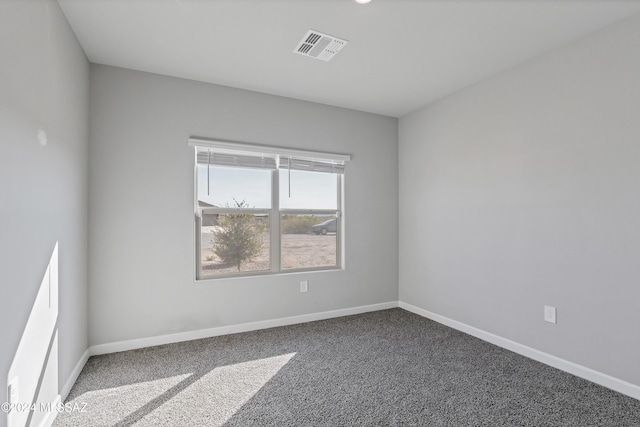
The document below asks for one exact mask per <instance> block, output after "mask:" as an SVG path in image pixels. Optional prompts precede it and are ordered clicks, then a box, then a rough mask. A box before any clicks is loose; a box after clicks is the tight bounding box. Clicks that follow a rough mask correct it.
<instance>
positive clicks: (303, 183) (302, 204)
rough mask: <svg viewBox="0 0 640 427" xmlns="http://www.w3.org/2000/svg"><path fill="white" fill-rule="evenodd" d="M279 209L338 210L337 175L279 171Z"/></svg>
mask: <svg viewBox="0 0 640 427" xmlns="http://www.w3.org/2000/svg"><path fill="white" fill-rule="evenodd" d="M289 190H291V191H289ZM280 208H281V209H338V175H337V174H334V173H323V172H308V171H299V170H292V171H291V181H289V170H288V169H280Z"/></svg>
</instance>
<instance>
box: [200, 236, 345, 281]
mask: <svg viewBox="0 0 640 427" xmlns="http://www.w3.org/2000/svg"><path fill="white" fill-rule="evenodd" d="M215 228H216V227H202V237H201V244H202V260H201V262H202V271H203V273H204V274H205V275H207V276H215V275H218V274H230V273H237V272H238V268H237V267H235V266H229V265H224V264H223V263H222V261H221V260H220V259H219V258H218V257H217V256H216V255H215V254H214V253H213V230H214V229H215ZM336 240H337V238H336V234H335V233H330V234H327V235H325V236H322V235H316V234H283V235H282V241H281V245H282V255H281V257H282V259H281V261H282V268H283V269H293V268H312V267H330V266H334V265H336V247H337V245H336ZM266 270H269V233H268V232H264V233H262V252H261V253H260V254H259V255H258V256H256V257H255V258H253V259H252V260H250V261H248V262H246V263H244V264H243V265H242V266H241V268H240V271H244V272H250V271H266Z"/></svg>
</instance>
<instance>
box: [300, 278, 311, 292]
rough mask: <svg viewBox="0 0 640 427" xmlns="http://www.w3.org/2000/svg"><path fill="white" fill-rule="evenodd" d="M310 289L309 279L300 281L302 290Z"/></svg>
mask: <svg viewBox="0 0 640 427" xmlns="http://www.w3.org/2000/svg"><path fill="white" fill-rule="evenodd" d="M308 290H309V281H308V280H301V281H300V292H307V291H308Z"/></svg>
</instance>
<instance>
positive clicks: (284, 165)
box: [189, 138, 351, 174]
mask: <svg viewBox="0 0 640 427" xmlns="http://www.w3.org/2000/svg"><path fill="white" fill-rule="evenodd" d="M189 145H190V146H192V147H195V148H196V155H197V162H198V164H204V165H220V166H232V167H233V166H235V167H245V168H256V169H277V168H280V169H290V170H304V171H311V172H325V173H338V174H342V173H344V167H345V162H348V161H349V160H351V156H350V155H348V154H336V153H322V152H316V151H305V150H294V149H289V148H281V147H271V146H263V145H254V144H244V143H237V142H227V141H215V140H209V139H202V138H189Z"/></svg>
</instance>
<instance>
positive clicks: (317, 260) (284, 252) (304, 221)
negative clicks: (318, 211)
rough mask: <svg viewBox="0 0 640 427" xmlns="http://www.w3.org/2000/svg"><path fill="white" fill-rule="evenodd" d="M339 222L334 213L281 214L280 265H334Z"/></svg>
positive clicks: (311, 266)
mask: <svg viewBox="0 0 640 427" xmlns="http://www.w3.org/2000/svg"><path fill="white" fill-rule="evenodd" d="M338 225H339V224H338V220H337V219H336V217H335V215H302V214H283V215H281V217H280V230H281V233H282V235H281V239H280V241H281V263H282V268H283V269H285V270H286V269H293V268H315V267H336V266H337V265H338V263H337V242H338Z"/></svg>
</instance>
